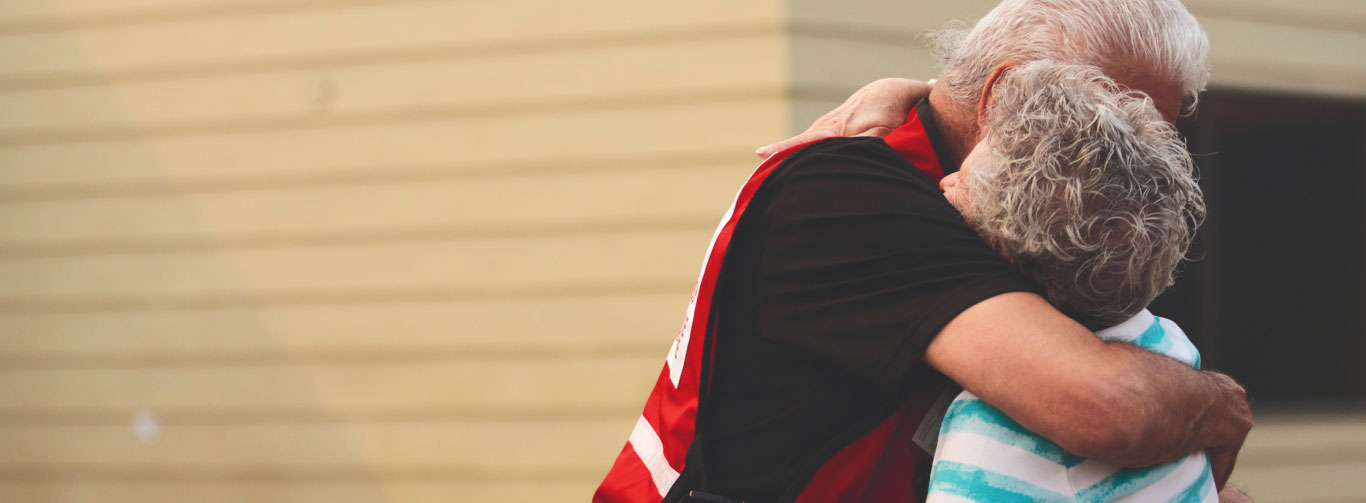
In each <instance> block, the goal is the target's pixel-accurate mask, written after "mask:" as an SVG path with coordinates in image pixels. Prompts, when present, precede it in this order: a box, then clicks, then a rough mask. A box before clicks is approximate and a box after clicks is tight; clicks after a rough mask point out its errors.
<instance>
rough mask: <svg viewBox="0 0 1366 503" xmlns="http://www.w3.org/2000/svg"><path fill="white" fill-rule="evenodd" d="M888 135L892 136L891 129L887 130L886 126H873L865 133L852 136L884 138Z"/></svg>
mask: <svg viewBox="0 0 1366 503" xmlns="http://www.w3.org/2000/svg"><path fill="white" fill-rule="evenodd" d="M889 134H892V128H889V127H887V126H874V127H871V128H868V130H867V131H864V132H862V133H859V134H856V135H854V136H876V137H878V138H886V137H887V135H889Z"/></svg>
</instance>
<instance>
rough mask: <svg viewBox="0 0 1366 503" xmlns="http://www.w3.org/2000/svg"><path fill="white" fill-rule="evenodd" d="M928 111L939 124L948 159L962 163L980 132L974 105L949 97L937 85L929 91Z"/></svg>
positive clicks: (958, 163)
mask: <svg viewBox="0 0 1366 503" xmlns="http://www.w3.org/2000/svg"><path fill="white" fill-rule="evenodd" d="M930 112H931V113H932V114H934V122H935V123H936V124H938V125H939V134H940V135H941V136H943V137H944V143H947V144H948V147H949V155H952V156H953V159H951V160H950V161H951V162H952V163H953V165H954V166H958V165H961V164H963V159H966V158H967V157H968V152H972V148H973V147H974V146H976V145H977V137H978V135H979V134H980V133H981V130H980V128H979V127H978V125H977V112H976V106H965V105H963V104H961V103H957V102H955V101H953V100H952V99H950V98H949V96H948V94H946V93H945V92H944V91H943V90H941V89H940V88H939V86H935V87H934V89H933V90H931V91H930Z"/></svg>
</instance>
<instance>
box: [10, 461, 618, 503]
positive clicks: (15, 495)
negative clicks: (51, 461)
mask: <svg viewBox="0 0 1366 503" xmlns="http://www.w3.org/2000/svg"><path fill="white" fill-rule="evenodd" d="M606 466H607V465H604V466H603V467H602V468H600V469H599V470H598V473H594V474H585V475H584V476H583V477H581V478H582V480H575V481H565V480H555V479H552V480H542V479H538V478H536V477H527V480H522V481H518V482H498V481H492V482H481V481H466V482H393V481H377V480H374V479H375V478H376V475H375V474H373V473H361V474H356V475H355V476H353V477H351V480H329V481H322V482H277V481H270V482H203V483H196V482H146V481H124V482H119V481H112V482H87V481H69V482H68V481H64V482H11V481H5V483H4V484H0V500H3V501H17V502H42V503H87V502H91V501H98V502H101V503H147V502H149V501H165V502H186V501H192V502H194V503H243V502H254V503H277V502H289V503H375V502H378V501H393V502H403V503H450V502H483V501H490V502H495V501H508V502H512V501H565V502H571V501H587V500H588V499H589V498H590V497H591V496H592V494H593V490H594V489H595V488H596V487H597V485H598V482H599V481H600V480H601V479H602V475H604V474H605V473H606V470H607V468H606Z"/></svg>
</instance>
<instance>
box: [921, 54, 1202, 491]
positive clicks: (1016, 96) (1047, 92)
mask: <svg viewBox="0 0 1366 503" xmlns="http://www.w3.org/2000/svg"><path fill="white" fill-rule="evenodd" d="M1193 171H1194V170H1193V167H1192V163H1191V159H1190V155H1189V154H1188V153H1187V152H1186V149H1185V145H1184V144H1183V143H1182V142H1181V140H1180V138H1179V137H1178V136H1177V134H1176V131H1175V129H1174V128H1173V127H1172V126H1171V124H1169V123H1167V122H1166V121H1164V120H1162V117H1161V115H1160V114H1159V113H1158V112H1157V110H1156V109H1155V108H1154V107H1153V105H1152V100H1151V99H1149V98H1148V97H1147V96H1146V95H1144V94H1142V93H1137V92H1132V91H1125V90H1123V89H1122V88H1120V87H1119V86H1118V85H1116V84H1115V83H1114V81H1112V80H1110V79H1109V78H1107V77H1105V76H1104V75H1102V74H1101V73H1100V71H1099V69H1096V68H1093V67H1088V66H1081V65H1066V64H1058V63H1054V62H1050V61H1036V62H1033V63H1029V64H1026V65H1021V66H1017V67H1014V68H1012V69H1011V70H1010V71H1009V72H1007V73H1006V74H1004V75H1003V76H1002V77H1001V78H1000V82H998V83H997V85H996V90H995V93H994V95H993V100H992V103H991V105H990V106H989V107H988V109H987V111H986V121H985V124H984V126H983V136H982V139H981V140H980V141H979V142H978V143H977V145H976V146H975V147H974V148H973V150H972V152H971V153H969V154H968V156H967V159H965V160H964V161H963V165H962V167H961V170H960V171H958V172H956V173H953V174H950V175H949V176H947V177H945V178H944V179H943V180H942V181H941V186H942V187H943V189H944V195H945V197H946V198H948V200H949V202H951V203H952V204H953V205H954V206H955V207H956V208H958V209H959V211H961V212H962V213H963V215H964V217H965V218H966V219H967V220H968V222H969V223H970V224H972V226H973V227H974V228H975V229H977V231H978V232H979V233H980V234H981V235H982V237H983V238H984V239H986V240H987V241H988V242H989V243H991V244H992V245H993V246H994V247H995V248H996V249H997V250H998V251H999V252H1000V253H1001V254H1002V255H1003V256H1005V257H1006V258H1008V259H1010V260H1011V261H1012V262H1013V263H1015V264H1016V265H1018V266H1019V267H1020V268H1021V269H1022V270H1023V271H1024V272H1025V273H1026V275H1027V276H1029V277H1030V278H1031V279H1033V280H1034V281H1036V282H1038V283H1039V284H1041V285H1043V286H1044V289H1045V295H1046V297H1047V298H1048V300H1049V302H1051V303H1052V304H1054V305H1055V306H1057V307H1058V309H1060V310H1062V311H1063V312H1066V313H1068V314H1070V315H1071V316H1073V317H1074V318H1076V319H1078V320H1085V321H1087V322H1088V323H1087V325H1089V328H1092V329H1103V330H1100V331H1099V332H1097V335H1098V336H1100V337H1101V338H1103V339H1106V340H1116V341H1124V342H1129V343H1132V344H1135V345H1137V346H1140V347H1143V348H1145V349H1148V350H1150V351H1153V352H1155V353H1159V354H1164V355H1167V356H1170V357H1172V358H1175V359H1177V360H1180V361H1183V362H1185V363H1187V364H1190V365H1192V366H1195V367H1197V368H1198V367H1199V353H1198V352H1197V351H1196V350H1195V347H1194V346H1193V345H1192V344H1191V343H1190V341H1189V340H1188V339H1187V338H1186V337H1185V335H1184V334H1183V333H1182V332H1181V330H1180V328H1178V327H1177V326H1176V325H1175V324H1173V323H1171V322H1170V321H1168V320H1163V319H1160V318H1157V317H1154V316H1153V315H1152V314H1151V313H1149V312H1147V311H1146V310H1145V309H1144V307H1145V306H1146V305H1147V304H1148V302H1150V301H1152V299H1153V298H1154V297H1156V296H1157V294H1158V293H1160V292H1161V291H1162V290H1163V289H1164V288H1166V287H1167V286H1169V285H1171V283H1172V278H1173V273H1174V271H1175V269H1176V266H1177V264H1178V263H1179V262H1180V261H1181V259H1182V257H1183V256H1184V255H1185V252H1186V250H1187V248H1188V247H1189V245H1190V242H1191V238H1192V236H1193V234H1194V230H1195V226H1196V224H1197V223H1198V222H1199V221H1200V219H1201V218H1202V217H1203V215H1204V203H1203V201H1202V198H1201V193H1200V188H1199V186H1198V185H1197V184H1196V182H1195V178H1194V173H1193ZM940 435H941V437H940V440H939V443H938V446H937V449H936V452H935V461H934V468H933V473H932V475H931V478H930V487H929V499H928V500H927V501H928V502H930V503H941V502H943V503H947V502H967V501H974V502H991V501H1001V500H1003V499H1010V500H1012V501H1014V500H1020V501H1026V500H1027V501H1053V502H1071V501H1118V500H1125V501H1175V502H1215V501H1218V499H1219V498H1218V495H1217V491H1216V490H1215V484H1214V479H1213V477H1212V475H1211V473H1210V465H1209V461H1208V459H1207V458H1206V456H1205V452H1204V451H1197V452H1195V453H1192V454H1189V455H1187V456H1186V457H1184V458H1180V459H1177V460H1174V461H1169V462H1166V463H1162V464H1158V465H1155V466H1151V467H1147V468H1131V469H1122V468H1120V467H1117V466H1114V465H1111V464H1109V463H1105V462H1103V461H1099V460H1086V459H1083V458H1081V457H1079V456H1076V455H1073V454H1071V453H1069V452H1067V451H1066V450H1064V449H1063V448H1061V447H1059V446H1058V445H1057V444H1055V443H1053V442H1051V441H1049V440H1047V439H1045V438H1043V437H1041V436H1039V435H1037V434H1034V433H1033V432H1030V431H1029V430H1027V429H1025V428H1024V427H1022V426H1020V425H1019V424H1018V423H1016V422H1014V421H1013V420H1011V419H1010V418H1009V417H1007V416H1006V415H1005V414H1003V413H1002V412H1001V411H1000V410H998V409H996V408H995V407H993V406H991V405H990V404H988V403H986V402H984V401H982V400H981V399H979V398H977V396H976V395H973V394H972V393H971V392H967V391H964V392H962V393H961V394H960V395H959V396H958V397H957V398H956V399H955V400H954V402H953V403H952V404H951V405H950V407H949V410H948V411H947V413H946V415H945V418H944V421H943V424H942V428H941V431H940Z"/></svg>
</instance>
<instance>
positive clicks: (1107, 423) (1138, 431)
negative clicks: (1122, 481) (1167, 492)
mask: <svg viewBox="0 0 1366 503" xmlns="http://www.w3.org/2000/svg"><path fill="white" fill-rule="evenodd" d="M1101 382H1102V383H1104V382H1105V381H1101ZM1086 388H1087V389H1086V390H1085V391H1082V392H1081V394H1082V395H1084V396H1076V397H1074V399H1073V400H1074V403H1075V404H1077V408H1076V409H1075V410H1074V412H1075V414H1074V415H1073V417H1074V418H1076V420H1075V421H1074V422H1073V425H1072V427H1071V428H1069V430H1070V431H1069V434H1068V435H1065V438H1062V439H1058V440H1057V443H1058V445H1059V446H1061V447H1062V448H1063V449H1066V450H1067V451H1068V452H1071V453H1073V454H1076V455H1078V456H1081V457H1085V458H1097V459H1103V460H1107V461H1112V462H1119V463H1121V464H1125V465H1131V464H1132V462H1133V461H1134V453H1135V452H1139V451H1142V450H1144V449H1143V445H1144V443H1145V442H1146V440H1145V439H1146V438H1147V434H1148V433H1149V431H1148V430H1149V426H1150V425H1151V421H1150V420H1149V418H1148V412H1149V411H1147V410H1145V407H1142V406H1141V404H1142V403H1143V402H1142V400H1141V399H1139V398H1138V397H1137V396H1136V394H1135V393H1134V392H1133V390H1132V389H1128V388H1125V387H1122V386H1107V385H1103V384H1102V385H1099V386H1087V387H1086Z"/></svg>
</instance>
